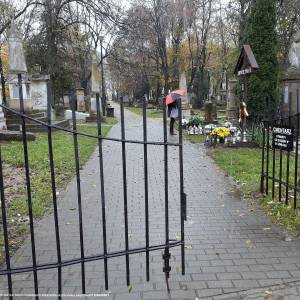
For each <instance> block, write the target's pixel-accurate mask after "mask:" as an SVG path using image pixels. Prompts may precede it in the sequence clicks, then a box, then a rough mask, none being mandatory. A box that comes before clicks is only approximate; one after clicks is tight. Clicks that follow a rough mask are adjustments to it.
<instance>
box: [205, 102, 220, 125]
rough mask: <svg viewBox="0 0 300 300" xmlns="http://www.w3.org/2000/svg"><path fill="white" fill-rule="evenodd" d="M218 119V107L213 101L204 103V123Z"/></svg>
mask: <svg viewBox="0 0 300 300" xmlns="http://www.w3.org/2000/svg"><path fill="white" fill-rule="evenodd" d="M215 121H217V107H216V105H215V104H214V103H212V102H211V101H207V102H205V104H204V123H205V124H211V123H214V122H215Z"/></svg>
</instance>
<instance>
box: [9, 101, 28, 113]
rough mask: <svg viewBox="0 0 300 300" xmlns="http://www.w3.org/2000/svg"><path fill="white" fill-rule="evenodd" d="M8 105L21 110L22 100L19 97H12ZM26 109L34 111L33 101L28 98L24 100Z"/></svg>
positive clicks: (26, 110)
mask: <svg viewBox="0 0 300 300" xmlns="http://www.w3.org/2000/svg"><path fill="white" fill-rule="evenodd" d="M8 106H9V108H11V109H14V110H16V111H20V100H19V99H17V100H13V99H10V100H9V101H8ZM24 110H25V112H32V110H33V102H32V101H31V100H28V99H25V100H24Z"/></svg>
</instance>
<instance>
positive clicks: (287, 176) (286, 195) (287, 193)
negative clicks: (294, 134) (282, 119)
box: [285, 92, 293, 205]
mask: <svg viewBox="0 0 300 300" xmlns="http://www.w3.org/2000/svg"><path fill="white" fill-rule="evenodd" d="M292 96H293V94H292V93H291V92H290V93H289V127H290V126H291V113H292V108H291V106H292ZM290 157H291V153H290V151H288V153H287V163H286V188H285V204H286V205H288V204H289V184H290Z"/></svg>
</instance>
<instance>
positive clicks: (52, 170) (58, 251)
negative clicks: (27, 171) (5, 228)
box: [47, 80, 62, 299]
mask: <svg viewBox="0 0 300 300" xmlns="http://www.w3.org/2000/svg"><path fill="white" fill-rule="evenodd" d="M51 98H52V95H51V84H50V81H49V80H48V82H47V119H48V125H49V126H48V128H47V129H48V151H49V163H50V174H51V188H52V203H53V212H54V225H55V240H56V255H57V262H58V263H59V264H61V248H60V234H59V222H58V210H57V197H56V183H55V167H54V157H53V144H52V128H51ZM61 271H62V269H61V266H59V267H58V269H57V272H58V278H57V280H58V283H57V284H58V299H61V294H62V276H61V275H62V274H61Z"/></svg>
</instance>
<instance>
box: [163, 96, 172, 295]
mask: <svg viewBox="0 0 300 300" xmlns="http://www.w3.org/2000/svg"><path fill="white" fill-rule="evenodd" d="M163 106H164V107H163V132H164V144H165V145H164V173H165V176H164V177H165V239H166V242H165V243H166V247H165V252H164V254H163V259H164V268H163V271H164V273H165V275H166V283H167V288H168V291H169V285H168V279H169V277H170V271H171V267H170V257H171V255H170V249H169V170H168V144H167V143H168V127H167V105H166V100H164V103H163Z"/></svg>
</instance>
